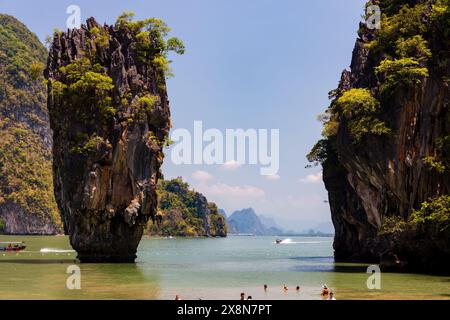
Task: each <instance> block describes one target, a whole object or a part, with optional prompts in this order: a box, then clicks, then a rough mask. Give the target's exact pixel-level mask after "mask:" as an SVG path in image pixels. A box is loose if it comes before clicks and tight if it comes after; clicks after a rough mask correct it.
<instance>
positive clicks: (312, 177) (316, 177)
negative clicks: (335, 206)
mask: <svg viewBox="0 0 450 320" xmlns="http://www.w3.org/2000/svg"><path fill="white" fill-rule="evenodd" d="M300 182H303V183H320V182H322V172H318V173H316V174H309V175H307V176H306V177H305V178H301V179H300Z"/></svg>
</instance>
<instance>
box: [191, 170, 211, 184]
mask: <svg viewBox="0 0 450 320" xmlns="http://www.w3.org/2000/svg"><path fill="white" fill-rule="evenodd" d="M192 178H194V179H195V180H197V181H198V182H199V183H202V184H204V183H207V182H208V181H210V180H212V179H213V176H212V175H211V174H210V173H208V172H206V171H202V170H197V171H195V172H194V173H193V174H192Z"/></svg>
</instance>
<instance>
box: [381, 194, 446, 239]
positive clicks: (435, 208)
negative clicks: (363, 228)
mask: <svg viewBox="0 0 450 320" xmlns="http://www.w3.org/2000/svg"><path fill="white" fill-rule="evenodd" d="M380 234H382V235H390V236H394V237H397V238H398V237H401V236H410V237H417V238H419V239H421V241H430V240H431V241H433V239H444V241H446V242H447V243H449V241H450V196H449V195H442V196H440V197H437V198H434V199H430V200H429V201H426V202H424V203H422V205H421V207H420V209H418V210H413V211H412V213H411V215H410V216H409V218H408V219H407V220H404V219H401V218H399V217H391V218H386V219H385V221H384V222H383V225H382V227H381V229H380Z"/></svg>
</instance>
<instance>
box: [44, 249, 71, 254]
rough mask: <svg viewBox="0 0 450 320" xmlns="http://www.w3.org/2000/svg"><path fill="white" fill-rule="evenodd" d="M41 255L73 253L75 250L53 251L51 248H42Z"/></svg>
mask: <svg viewBox="0 0 450 320" xmlns="http://www.w3.org/2000/svg"><path fill="white" fill-rule="evenodd" d="M40 252H42V253H68V252H75V250H61V249H53V248H42V249H41V250H40Z"/></svg>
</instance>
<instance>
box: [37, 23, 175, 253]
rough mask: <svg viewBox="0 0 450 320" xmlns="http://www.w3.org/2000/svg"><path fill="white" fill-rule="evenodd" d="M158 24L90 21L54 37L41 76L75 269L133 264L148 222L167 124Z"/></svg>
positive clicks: (163, 45) (166, 45)
mask: <svg viewBox="0 0 450 320" xmlns="http://www.w3.org/2000/svg"><path fill="white" fill-rule="evenodd" d="M168 31H169V29H168V28H167V26H166V25H165V24H164V23H163V22H162V21H161V20H158V19H146V20H144V21H132V19H131V15H130V14H123V15H122V16H121V17H119V19H118V20H117V22H116V24H115V25H114V26H107V25H104V26H102V25H99V24H98V23H97V22H96V21H95V20H94V19H93V18H90V19H88V20H87V24H86V25H82V26H81V28H80V29H72V30H69V31H67V32H64V33H62V32H60V33H59V32H56V33H55V35H54V39H53V43H52V45H51V48H50V53H49V59H48V64H47V70H46V76H47V78H48V109H49V111H50V124H51V128H52V129H53V141H54V144H53V172H54V185H55V194H56V200H57V203H58V206H59V210H60V212H61V216H62V219H63V222H64V229H65V231H66V233H67V234H69V236H70V242H71V245H72V247H73V248H74V249H75V250H76V251H77V252H78V258H79V259H80V260H81V261H82V262H132V261H134V260H135V258H136V249H137V246H138V244H139V241H140V239H141V236H142V234H143V230H144V227H145V226H146V224H147V222H148V220H149V219H150V218H154V217H155V215H156V206H157V196H156V185H157V182H158V178H159V177H160V166H161V164H162V161H163V158H164V154H163V147H164V146H165V144H166V143H167V136H168V132H169V128H170V126H171V124H170V112H169V101H168V97H167V92H166V86H165V76H166V75H167V73H168V72H169V68H168V61H167V52H168V51H170V50H175V51H177V52H179V53H182V51H183V48H182V44H181V42H179V40H178V39H176V38H171V39H169V40H167V41H166V36H167V33H168Z"/></svg>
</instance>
